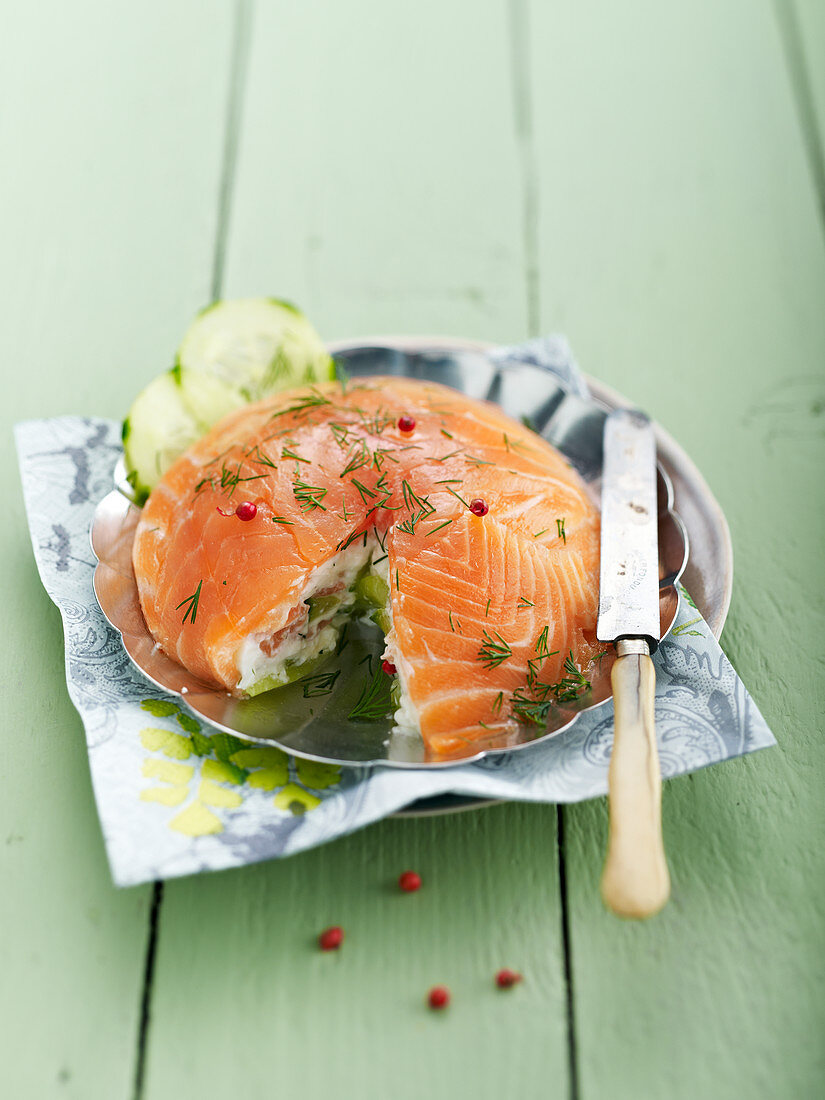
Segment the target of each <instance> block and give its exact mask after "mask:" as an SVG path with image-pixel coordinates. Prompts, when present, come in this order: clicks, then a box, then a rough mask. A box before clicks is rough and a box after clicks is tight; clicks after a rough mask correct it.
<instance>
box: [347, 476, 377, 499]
mask: <svg viewBox="0 0 825 1100" xmlns="http://www.w3.org/2000/svg"><path fill="white" fill-rule="evenodd" d="M352 484H353V485H354V486H355V488H356V489H357V490H358V493H359V495H360V497H361V500H362V501H363V503H364V504H367V503H368V502H369V498H370V497H375V495H376V494H375V493H374V492H373V491H372V489H368V488H367V486H366V485H362V484H361V482H360V481H356V479H355V478H353V479H352Z"/></svg>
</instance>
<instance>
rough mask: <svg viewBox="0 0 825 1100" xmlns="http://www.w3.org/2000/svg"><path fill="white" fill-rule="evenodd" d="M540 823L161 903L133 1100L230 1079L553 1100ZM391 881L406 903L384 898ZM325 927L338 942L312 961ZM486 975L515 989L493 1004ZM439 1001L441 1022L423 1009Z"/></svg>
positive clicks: (557, 1060) (387, 826) (376, 846)
mask: <svg viewBox="0 0 825 1100" xmlns="http://www.w3.org/2000/svg"><path fill="white" fill-rule="evenodd" d="M554 820H555V815H554V808H553V807H547V806H543V807H542V806H539V807H535V806H533V807H515V806H502V807H495V808H492V809H489V810H482V811H478V812H472V813H464V814H461V815H457V816H455V817H451V818H447V819H445V818H434V819H430V820H407V821H400V820H395V821H386V822H382V823H381V824H380V825H377V826H375V827H373V828H370V829H368V830H366V831H364V832H361V833H358V834H356V835H354V836H352V837H349V838H345V839H343V840H340V841H337V842H335V843H333V844H331V845H327V846H326V847H323V848H320V849H316V850H314V851H312V852H308V853H306V854H304V855H300V856H294V857H293V858H291V859H288V860H285V861H283V862H278V863H269V864H263V865H257V866H253V867H247V868H243V869H241V870H238V871H231V872H224V873H221V874H217V875H210V876H207V877H202V878H200V879H197V880H194V879H189V880H184V881H180V882H170V883H167V884H166V887H165V898H164V907H163V918H162V933H161V937H160V947H159V955H158V965H157V974H156V978H155V990H154V998H153V1006H152V1028H151V1036H150V1046H149V1060H148V1070H147V1088H146V1092H145V1095H146V1097H147V1098H149V1100H157V1098H159V1097H174V1096H182V1095H197V1096H201V1097H204V1100H212V1098H215V1100H217V1098H218V1097H221V1096H225V1095H227V1093H230V1092H231V1091H232V1089H233V1088H237V1083H238V1080H239V1079H240V1080H243V1083H244V1089H245V1090H246V1092H247V1093H248V1094H249V1095H250V1096H255V1095H263V1094H264V1092H265V1090H267V1089H269V1088H273V1087H277V1091H278V1092H279V1093H283V1094H284V1095H302V1096H307V1097H320V1096H324V1095H326V1094H327V1093H328V1092H329V1091H330V1090H332V1091H333V1092H334V1094H335V1095H336V1096H340V1097H346V1098H347V1100H349V1098H350V1097H353V1098H354V1097H363V1098H364V1100H383V1098H384V1097H388V1096H392V1097H394V1098H395V1097H397V1098H398V1100H413V1098H417V1097H420V1096H422V1095H426V1096H433V1097H439V1098H441V1097H444V1098H446V1097H449V1096H479V1097H494V1096H511V1095H516V1096H519V1095H522V1096H537V1095H549V1096H552V1097H560V1098H561V1097H565V1096H566V1095H567V1083H566V1082H567V1074H566V1055H565V1018H564V997H565V992H564V982H563V973H562V968H561V967H560V965H559V955H558V935H559V909H558V906H559V896H558V885H557V883H558V879H557V874H556V866H555V854H554V853H555V846H554V833H555V830H554ZM539 846H542V847H543V856H542V858H541V859H539V858H538V856H537V854H536V852H537V849H538V848H539ZM406 869H414V870H417V871H418V872H419V873H420V874H421V876H422V878H423V881H424V885H423V886H422V888H421V890H420V891H419V892H418V893H416V894H403V893H402V892H401V891H400V890H399V889H398V887H397V885H396V882H397V878H398V875H399V874H400V872H402V871H404V870H406ZM331 924H340V925H341V926H342V927H343V928H344V930H345V933H346V939H345V941H344V944H343V946H342V947H341V949H340V950H339V951H338V952H336V953H324V952H321V951H320V950H319V949H318V947H317V944H316V937H317V935H318V933H319V932H320V931H321V930H322V929H323V928H325V927H327V926H329V925H331ZM501 966H511V967H513V968H515V969H518V970H522V971H523V972H524V974H525V980H524V982H523V984H522V985H520V986H518V987H516V988H514V989H511V990H505V991H502V990H499V989H496V988H495V985H494V981H493V979H494V975H495V973H496V971H497V970H498V969H499V968H500V967H501ZM436 984H446V985H447V986H449V988H450V989H451V991H452V996H453V1000H452V1003H451V1005H450V1007H449V1008H448V1009H447V1010H446V1011H445V1012H444V1013H443V1014H440V1013H434V1012H432V1011H431V1010H429V1009H428V1008H427V1007H426V1006H425V997H426V994H427V991H428V990H429V988H430V987H431V986H433V985H436ZM207 1006H208V1007H207ZM275 1082H277V1084H275Z"/></svg>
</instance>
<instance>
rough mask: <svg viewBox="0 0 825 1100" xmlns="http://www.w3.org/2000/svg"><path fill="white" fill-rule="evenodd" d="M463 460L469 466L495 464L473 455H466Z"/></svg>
mask: <svg viewBox="0 0 825 1100" xmlns="http://www.w3.org/2000/svg"><path fill="white" fill-rule="evenodd" d="M465 462H469V463H470V465H471V466H495V462H488V461H487V459H485V458H476V456H475V455H467V457H466V459H465Z"/></svg>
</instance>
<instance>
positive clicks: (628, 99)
mask: <svg viewBox="0 0 825 1100" xmlns="http://www.w3.org/2000/svg"><path fill="white" fill-rule="evenodd" d="M531 19H532V24H533V35H532V42H533V47H534V50H533V59H532V72H533V89H534V96H533V102H534V109H535V132H536V148H537V164H538V173H539V192H538V193H539V195H540V225H541V247H540V256H541V268H540V273H539V275H540V283H541V311H542V312H541V316H542V324H543V327H544V328H555V327H562V328H564V329H566V330H567V332H568V333H569V335H570V336H571V338H572V340H573V345H574V347H575V348H576V350H577V352H578V355H579V357H580V360H581V361H582V363H583V365H584V367H585V368H586V369H587V370H589V371H591V372H592V373H593V374H596V375H598V376H600V377H602V378H604V379H605V381H607V382H609V383H610V384H612V385H613V386H615V387H616V388H617V389H619V390H621V391H624V392H625V393H627V394H628V395H629V396H630V397H632V398H634V399H635V400H636V401H638V402H639V403H640V404H642V405H644V406H646V407H647V408H648V409H650V410H651V412H653V413H654V414H655V415H656V416H657V417H658V418H659V419H660V420H661V421H662V422H663V423H664V424H665V426H666V427H667V428H668V429H669V430H670V431H672V433H673V434H674V436H675V437H676V438H677V439H679V440H680V441H681V442H682V443H683V444H684V445H685V446H686V448H687V449H688V451H689V452H690V453H692V454H693V455H694V456H695V458H696V460H697V461H698V463H699V465H700V466H701V468H702V469H703V471H704V473H705V474H706V476H707V478H708V480H709V482H710V484H711V486H712V487H713V489H714V490H715V491H716V493H717V494H718V497H719V499H720V501H721V503H722V504H723V506H724V508H725V510H726V512H727V515H728V518H729V520H730V524H731V528H732V532H733V539H734V546H735V551H736V585H735V592H734V602H733V607H732V609H731V615H730V619H729V624H728V627H727V629H726V633H725V644H726V648H727V650H728V652H729V653H730V654H731V656H732V658H733V660H734V663H735V665H736V667H737V668H738V670H739V671H740V673H741V674H742V676H743V678H744V680H745V682H746V684H748V685H749V687H750V688H751V690H752V692H753V694H754V697H755V698H756V700H757V702H758V703H759V705H760V706H761V708H762V709H763V711H764V713H765V715H766V717H767V719H768V721H769V722H770V723H771V724H772V726H773V728H774V730H775V731H776V734H777V736H778V737H779V739H780V748H779V749H777V750H772V751H769V752H766V753H763V754H760V755H759V756H758V757H754V758H750V759H747V760H744V761H738V762H731V763H729V764H727V765H725V766H722V767H718V768H714V769H712V770H710V771H708V772H702V773H698V774H696V775H694V776H691V777H690V778H686V779H682V780H679V781H677V782H674V783H671V784H668V785H667V786H666V791H665V798H664V816H665V827H666V842H667V846H668V850H669V853H670V860H671V866H672V872H673V882H674V892H673V900H672V902H671V904H670V906H669V907H668V909H667V910H666V911H665V912H664V913H663V914H662V915H661V916H660V917H658V918H656V919H655V920H654V921H653V922H651V923H650V924H647V925H643V926H639V925H628V924H622V923H621V922H619V921H617V920H616V919H614V918H612V917H610V916H608V915H607V914H606V913H605V912H603V911H602V908H601V905H600V902H599V898H598V877H599V871H600V865H601V860H602V855H603V846H604V842H605V835H606V817H605V811H604V806H603V804H602V803H593V804H588V805H583V806H580V807H575V808H573V809H572V810H570V811H568V812H566V815H565V822H566V826H567V830H566V831H567V834H568V837H569V844H568V850H567V859H566V868H567V875H568V881H569V884H570V905H571V923H572V960H573V969H574V988H575V1001H576V1027H577V1038H578V1048H579V1056H580V1063H579V1069H580V1079H581V1095H582V1096H583V1097H585V1098H587V1097H602V1096H610V1097H611V1098H615V1100H621V1098H624V1097H638V1096H660V1095H667V1096H670V1097H673V1098H678V1097H688V1096H690V1097H695V1096H709V1097H714V1100H721V1098H723V1097H728V1096H730V1097H734V1096H736V1097H739V1096H750V1097H774V1096H783V1097H803V1096H812V1095H817V1094H819V1093H820V1092H821V1090H822V1081H823V1052H822V1044H821V1041H820V1037H821V1035H822V1033H823V1031H825V998H823V996H822V988H823V978H824V977H825V973H823V959H825V932H824V931H823V920H822V916H823V912H825V856H824V855H823V849H822V844H821V840H820V838H821V836H822V826H823V817H825V813H823V809H822V806H823V802H822V790H823V786H824V785H825V742H823V740H822V735H821V713H822V703H823V697H822V658H821V653H820V646H819V638H820V637H821V635H822V630H823V610H824V605H823V597H822V592H821V586H820V584H819V582H818V579H819V578H820V577H821V573H822V570H821V547H822V543H823V537H825V516H824V515H823V512H825V510H823V507H822V503H823V492H822V479H821V470H822V466H823V458H824V457H825V436H824V434H823V415H825V412H824V410H825V393H823V376H822V362H823V356H824V355H825V311H823V309H822V302H823V300H825V250H823V247H822V235H821V232H820V226H819V224H818V213H817V207H816V193H815V189H814V187H813V186H812V182H811V177H810V173H809V167H808V163H807V158H806V153H805V148H804V144H803V141H802V139H801V135H800V129H799V126H798V122H797V116H796V105H795V102H794V99H793V96H792V90H791V86H790V83H789V81H788V79H787V74H786V71H785V59H784V56H783V52H782V45H781V41H780V35H779V28H778V25H777V22H776V19H775V13H774V11H773V9H772V7H771V5H770V4H768V3H762V4H753V3H750V2H745V0H743V2H736V3H734V2H731V3H727V4H717V3H713V2H712V0H706V2H697V3H695V4H691V5H684V4H683V5H679V6H675V5H662V4H657V3H654V2H652V0H651V2H649V3H648V2H645V3H637V4H635V5H604V4H599V3H592V2H585V3H581V4H577V5H575V6H572V5H568V6H559V5H552V6H549V5H543V4H540V3H534V4H533V5H532V7H531ZM548 51H552V52H551V53H548ZM548 56H549V57H551V59H552V63H547V62H548Z"/></svg>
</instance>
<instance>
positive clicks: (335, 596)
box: [235, 532, 377, 696]
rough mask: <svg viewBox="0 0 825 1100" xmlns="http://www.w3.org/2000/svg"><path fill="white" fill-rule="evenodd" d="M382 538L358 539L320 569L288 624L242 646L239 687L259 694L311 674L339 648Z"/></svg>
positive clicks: (248, 639)
mask: <svg viewBox="0 0 825 1100" xmlns="http://www.w3.org/2000/svg"><path fill="white" fill-rule="evenodd" d="M376 546H377V539H376V538H375V536H374V534H373V533H372V532H366V534H365V537H364V538H360V537H359V538H358V539H357V540H356V541H355V542H353V543H352V544H351V545H350V546H348V547H346V548H345V549H343V550H341V551H340V552H339V553H338V554H335V555H334V556H333V557H331V558H330V559H329V560H328V561H326V562H324V564H323V565H321V566H319V567H318V568H317V569H315V570H314V571H313V572H312V573H311V574H310V577H309V580H308V582H307V584H306V587H305V588H304V590H303V592H301V594H300V596H299V597H298V600H297V601H296V605H295V611H296V612H297V614H294V615H293V616H292V617H291V619H290V621H288V622H287V625H286V626H285V627H284V628H283V629H282V630H280V631H278V632H277V633H276V634H275V635H272V634H270V633H267V632H266V631H256V632H255V633H252V634H250V635H248V636H247V637H246V638H245V639H244V641H243V642H242V643H241V645H240V646H239V648H238V652H237V656H236V658H235V663H236V666H237V670H238V676H239V679H238V683H237V687H236V690H237V691H238V692H240V693H241V694H243V695H247V696H254V695H260V694H261V693H263V692H265V691H271V690H272V689H273V688H278V687H284V686H285V685H286V684H290V683H293V682H294V681H296V680H301V679H303V678H304V677H305V676H308V675H309V674H310V673H311V672H312V670H313V669H314V668H315V667H317V666H318V665H320V664H321V663H322V662H323V661H324V660H325V659H326V658H327V657H328V656H329V655H330V653H332V652H334V650H335V649H336V647H337V645H338V641H339V639H340V636H341V631H342V629H343V627H344V625H345V623H347V622H348V621H349V620H350V619H351V618H352V617H353V614H354V612H355V611H356V609H357V605H358V603H359V581H360V580H362V579H363V578H364V577H365V576H366V575H368V573H369V570H370V567H371V562H372V557H373V555H374V551H375V548H376Z"/></svg>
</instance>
